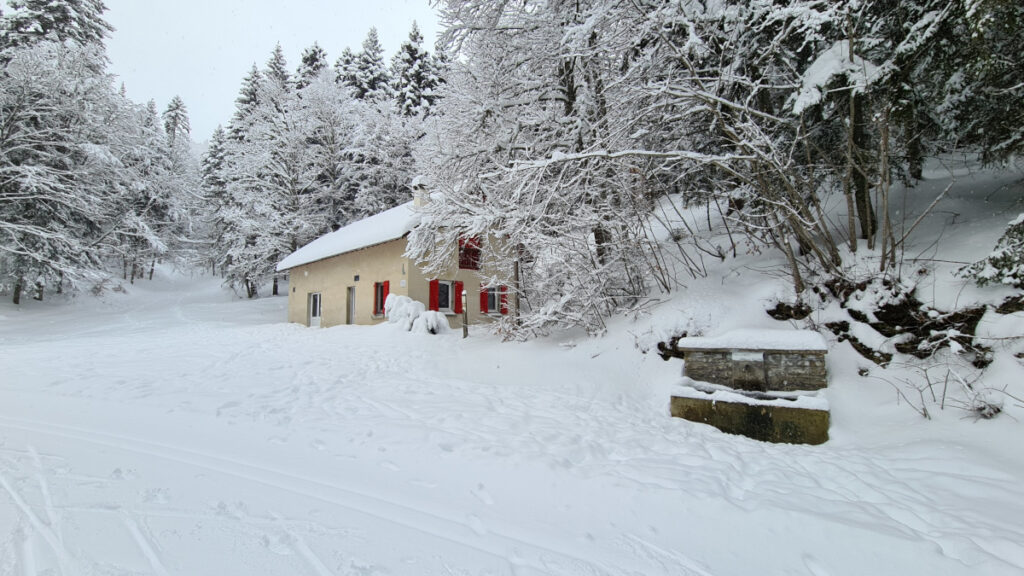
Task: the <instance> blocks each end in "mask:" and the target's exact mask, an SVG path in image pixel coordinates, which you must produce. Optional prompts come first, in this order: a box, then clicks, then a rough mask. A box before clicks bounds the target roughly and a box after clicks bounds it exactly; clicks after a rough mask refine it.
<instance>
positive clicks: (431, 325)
mask: <svg viewBox="0 0 1024 576" xmlns="http://www.w3.org/2000/svg"><path fill="white" fill-rule="evenodd" d="M384 315H385V317H387V319H388V322H390V323H391V324H398V325H399V326H401V327H402V329H403V330H406V331H411V332H414V333H416V334H444V333H446V332H451V328H450V327H449V326H448V319H447V318H445V316H444V314H441V313H440V312H435V311H432V310H427V309H426V308H425V307H424V306H423V303H422V302H419V301H417V300H413V299H412V298H409V297H408V296H402V295H400V294H389V295H388V299H387V300H386V301H385V302H384Z"/></svg>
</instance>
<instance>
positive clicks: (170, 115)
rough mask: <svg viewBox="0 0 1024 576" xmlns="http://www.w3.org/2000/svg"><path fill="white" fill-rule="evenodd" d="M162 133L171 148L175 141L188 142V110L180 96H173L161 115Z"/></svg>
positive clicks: (189, 128)
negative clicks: (162, 122) (164, 134)
mask: <svg viewBox="0 0 1024 576" xmlns="http://www.w3.org/2000/svg"><path fill="white" fill-rule="evenodd" d="M163 121H164V132H165V133H166V134H167V139H168V141H169V142H170V144H171V147H172V148H173V147H174V145H175V141H180V142H188V140H189V135H190V133H191V132H192V128H191V127H190V126H189V120H188V109H186V108H185V102H184V101H183V100H182V99H181V97H180V96H174V97H173V98H171V101H170V102H169V103H168V104H167V109H166V110H164V113H163Z"/></svg>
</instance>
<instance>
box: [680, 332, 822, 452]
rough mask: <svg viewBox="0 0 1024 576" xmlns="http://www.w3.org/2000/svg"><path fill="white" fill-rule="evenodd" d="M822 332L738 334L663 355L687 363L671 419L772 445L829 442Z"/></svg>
mask: <svg viewBox="0 0 1024 576" xmlns="http://www.w3.org/2000/svg"><path fill="white" fill-rule="evenodd" d="M827 351H828V347H827V346H826V344H825V339H824V338H822V336H821V334H818V333H817V332H814V331H811V330H735V331H732V332H729V333H726V334H722V335H721V336H715V337H710V338H681V339H679V340H678V341H677V342H676V344H675V347H674V348H673V349H670V350H666V351H665V352H666V353H667V355H669V356H676V357H680V358H682V359H683V362H684V365H683V375H684V376H685V378H684V379H683V382H682V386H681V388H680V390H679V391H678V393H677V394H675V395H673V396H672V402H671V414H672V416H675V417H678V418H684V419H686V420H690V421H693V422H703V423H706V424H710V425H712V426H714V427H715V428H718V429H719V430H722V431H723V432H727V433H730V434H742V435H744V436H748V437H750V438H754V439H757V440H764V441H767V442H786V443H793V444H821V443H823V442H825V441H827V440H828V426H829V411H828V402H827V401H826V400H825V398H824V397H822V395H821V393H820V391H821V390H822V389H824V388H825V387H827V386H828V374H827V372H826V370H825V354H826V353H827Z"/></svg>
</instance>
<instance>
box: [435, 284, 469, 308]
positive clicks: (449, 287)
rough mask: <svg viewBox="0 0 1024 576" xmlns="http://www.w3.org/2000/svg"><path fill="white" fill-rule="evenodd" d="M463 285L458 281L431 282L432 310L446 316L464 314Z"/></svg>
mask: <svg viewBox="0 0 1024 576" xmlns="http://www.w3.org/2000/svg"><path fill="white" fill-rule="evenodd" d="M462 290H463V283H462V282H459V281H458V280H455V281H452V280H431V281H430V306H429V307H430V309H431V310H434V311H437V312H444V313H446V314H462Z"/></svg>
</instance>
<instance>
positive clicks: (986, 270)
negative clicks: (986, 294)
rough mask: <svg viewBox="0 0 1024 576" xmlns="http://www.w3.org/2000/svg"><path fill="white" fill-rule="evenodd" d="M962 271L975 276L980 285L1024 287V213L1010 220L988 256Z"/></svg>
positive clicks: (971, 276) (966, 274)
mask: <svg viewBox="0 0 1024 576" xmlns="http://www.w3.org/2000/svg"><path fill="white" fill-rule="evenodd" d="M960 273H961V274H962V275H964V276H968V277H970V278H974V281H975V282H977V283H978V285H979V286H984V285H986V284H990V283H997V284H1009V285H1011V286H1014V287H1016V288H1024V214H1020V215H1018V216H1017V217H1016V218H1015V219H1014V220H1013V221H1012V222H1010V224H1009V225H1008V226H1007V227H1006V232H1004V233H1003V236H1002V237H1001V238H1000V239H999V241H998V242H996V247H995V250H993V251H992V253H991V254H989V255H988V257H987V258H985V259H984V260H981V261H980V262H975V263H974V264H971V265H970V266H967V267H964V268H962V269H961V270H960Z"/></svg>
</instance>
